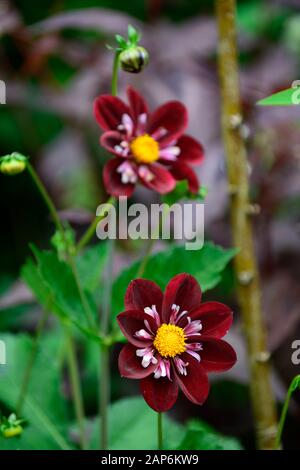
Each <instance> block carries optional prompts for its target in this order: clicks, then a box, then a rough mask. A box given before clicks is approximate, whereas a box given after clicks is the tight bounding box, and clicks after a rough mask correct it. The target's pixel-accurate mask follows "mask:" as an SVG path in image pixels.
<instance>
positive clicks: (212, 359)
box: [117, 274, 236, 412]
mask: <svg viewBox="0 0 300 470" xmlns="http://www.w3.org/2000/svg"><path fill="white" fill-rule="evenodd" d="M125 308H126V311H125V312H123V313H120V314H119V315H118V317H117V320H118V324H119V326H120V328H121V330H122V332H123V334H124V335H125V337H126V338H127V339H128V341H129V344H126V345H125V346H124V347H123V349H122V351H121V353H120V356H119V370H120V374H121V376H123V377H127V378H129V379H140V381H141V382H140V386H141V392H142V394H143V396H144V399H145V400H146V402H147V403H148V405H149V406H150V407H151V408H153V409H154V410H155V411H157V412H162V411H167V410H168V409H170V408H171V407H172V406H173V405H174V403H175V401H176V399H177V396H178V390H179V388H180V389H181V390H182V392H183V393H184V394H185V395H186V397H187V398H188V399H189V400H190V401H192V402H193V403H196V404H198V405H201V404H202V403H203V402H204V401H205V400H206V398H207V396H208V393H209V383H208V378H207V372H212V371H214V372H220V371H225V370H228V369H230V368H231V367H232V366H233V365H234V364H235V362H236V353H235V351H234V349H233V348H232V347H231V346H230V345H229V344H228V343H227V342H225V341H223V340H222V339H220V338H222V337H223V336H224V335H226V333H227V332H228V329H229V328H230V326H231V323H232V312H231V310H230V309H229V308H228V307H227V306H226V305H223V304H221V303H219V302H206V303H202V304H201V289H200V286H199V284H198V283H197V281H196V279H195V278H194V277H193V276H191V275H189V274H178V275H177V276H175V277H174V278H173V279H172V280H171V281H170V282H169V284H168V285H167V287H166V291H165V294H163V293H162V291H161V289H160V288H159V287H158V286H157V285H156V284H155V283H154V282H152V281H148V280H145V279H136V280H134V281H132V282H131V283H130V284H129V286H128V289H127V292H126V295H125Z"/></svg>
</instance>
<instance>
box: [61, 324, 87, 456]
mask: <svg viewBox="0 0 300 470" xmlns="http://www.w3.org/2000/svg"><path fill="white" fill-rule="evenodd" d="M65 332H66V340H67V357H68V366H69V372H70V381H71V387H72V396H73V400H74V407H75V413H76V418H77V422H78V426H79V433H80V447H81V449H84V448H85V426H84V419H85V418H84V406H83V399H82V394H81V386H80V378H79V371H78V366H77V360H76V352H75V347H74V342H73V337H72V335H71V334H70V330H69V328H68V327H66V328H65Z"/></svg>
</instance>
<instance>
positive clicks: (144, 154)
mask: <svg viewBox="0 0 300 470" xmlns="http://www.w3.org/2000/svg"><path fill="white" fill-rule="evenodd" d="M130 149H131V151H132V153H133V156H134V158H135V160H136V161H137V162H138V163H152V162H155V161H156V160H158V158H159V145H158V143H157V142H156V140H154V139H153V138H152V137H151V136H150V135H148V134H144V135H141V136H139V137H136V138H135V139H134V140H133V141H132V142H131V144H130Z"/></svg>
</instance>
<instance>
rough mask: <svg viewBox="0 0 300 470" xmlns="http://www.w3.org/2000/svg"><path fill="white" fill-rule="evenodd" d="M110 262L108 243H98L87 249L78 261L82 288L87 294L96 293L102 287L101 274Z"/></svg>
mask: <svg viewBox="0 0 300 470" xmlns="http://www.w3.org/2000/svg"><path fill="white" fill-rule="evenodd" d="M107 260H108V245H107V243H97V244H96V245H94V246H92V247H90V248H88V249H86V250H85V251H84V253H83V254H82V255H81V256H79V257H78V258H77V259H76V265H77V269H78V274H79V278H80V281H81V284H82V287H83V288H84V289H85V290H86V291H87V292H94V291H95V289H96V288H97V287H99V285H100V280H101V274H102V272H103V269H104V267H105V265H106V263H107Z"/></svg>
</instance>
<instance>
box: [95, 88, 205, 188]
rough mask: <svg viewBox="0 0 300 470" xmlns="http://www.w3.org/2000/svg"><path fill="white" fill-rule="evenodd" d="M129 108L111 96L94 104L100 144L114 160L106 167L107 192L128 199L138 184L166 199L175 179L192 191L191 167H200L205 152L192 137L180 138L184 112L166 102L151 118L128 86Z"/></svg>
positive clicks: (194, 184)
mask: <svg viewBox="0 0 300 470" xmlns="http://www.w3.org/2000/svg"><path fill="white" fill-rule="evenodd" d="M127 96H128V101H129V104H128V105H127V104H126V103H124V102H123V101H122V100H121V99H120V98H118V97H116V96H111V95H102V96H99V97H98V98H97V99H96V101H95V105H94V110H95V116H96V120H97V121H98V123H99V125H100V127H101V128H102V129H103V130H104V131H105V132H104V133H103V135H102V136H101V139H100V142H101V145H102V146H103V147H104V148H106V149H107V150H108V151H109V152H111V153H112V154H114V155H115V156H116V157H115V158H114V159H112V160H110V161H109V162H108V163H107V164H106V165H105V167H104V172H103V178H104V184H105V187H106V190H107V192H108V193H109V194H111V195H113V196H130V195H131V194H132V192H133V190H134V187H135V184H136V183H137V182H138V181H139V182H140V183H142V184H143V185H144V186H146V187H148V188H150V189H154V190H155V191H157V192H159V193H161V194H164V193H168V192H169V191H172V189H174V187H175V184H176V180H184V179H186V180H187V181H188V184H189V189H190V191H191V192H194V193H195V192H197V191H198V189H199V183H198V179H197V176H196V174H195V173H194V171H193V170H192V168H191V167H190V166H189V163H194V164H197V163H200V162H201V161H202V159H203V149H202V146H201V145H200V143H199V142H197V141H196V140H195V139H194V138H193V137H190V136H188V135H183V132H184V130H185V128H186V126H187V120H188V118H187V110H186V108H185V106H184V105H183V104H181V103H180V102H179V101H170V102H168V103H165V104H164V105H162V106H160V107H159V108H158V109H157V110H156V111H154V112H153V113H149V111H148V107H147V104H146V102H145V101H144V99H143V98H142V96H141V95H140V94H139V93H137V91H135V90H134V89H133V88H131V87H128V89H127Z"/></svg>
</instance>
